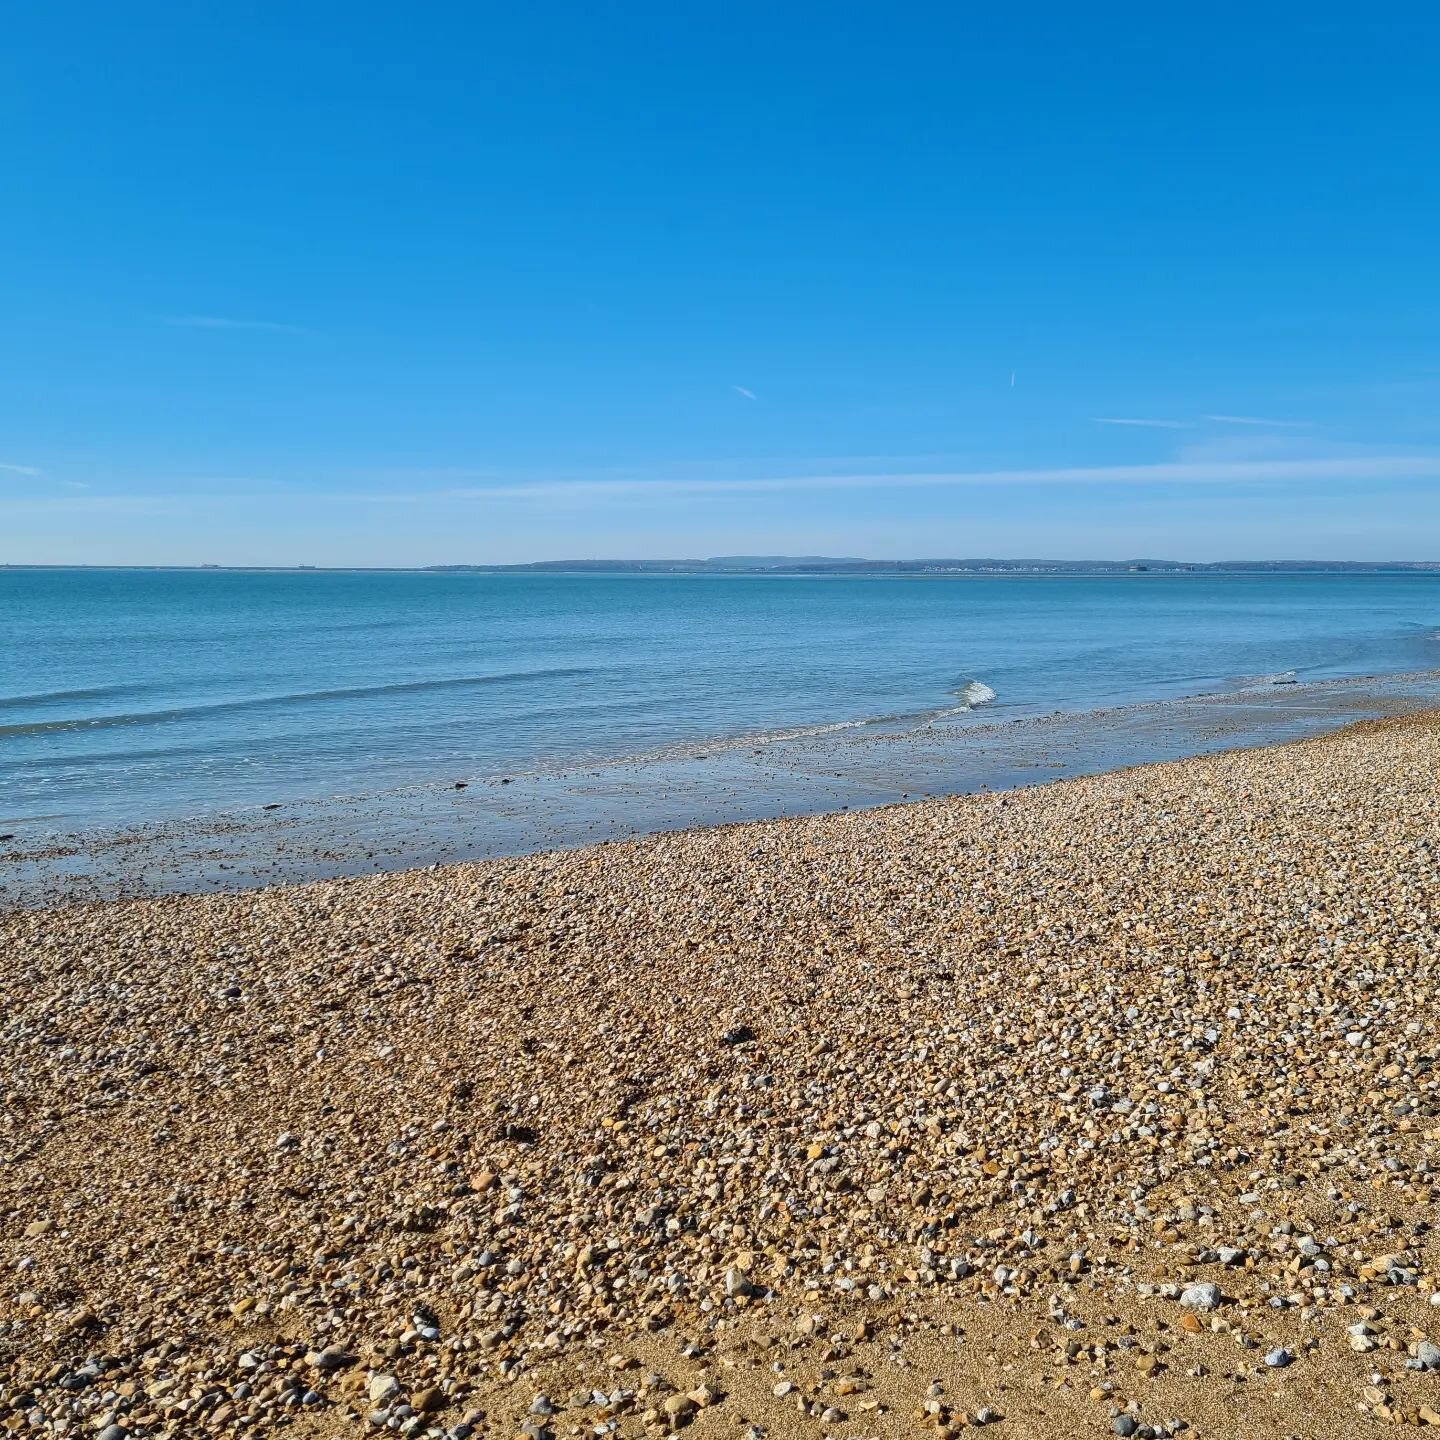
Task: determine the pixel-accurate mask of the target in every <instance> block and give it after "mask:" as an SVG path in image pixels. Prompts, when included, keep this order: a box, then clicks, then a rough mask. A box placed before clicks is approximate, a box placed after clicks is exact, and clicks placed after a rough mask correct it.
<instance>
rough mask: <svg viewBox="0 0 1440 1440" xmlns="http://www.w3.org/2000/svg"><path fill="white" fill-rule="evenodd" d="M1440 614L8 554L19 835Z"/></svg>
mask: <svg viewBox="0 0 1440 1440" xmlns="http://www.w3.org/2000/svg"><path fill="white" fill-rule="evenodd" d="M1437 630H1440V577H1430V576H1426V575H1389V574H1385V575H1359V574H1347V575H1266V576H1238V575H1236V576H1211V575H1205V576H1173V577H1172V576H1158V575H1134V576H1114V577H1063V578H1061V577H1054V578H1052V577H1042V576H994V577H974V578H972V577H933V578H932V577H910V576H906V577H883V576H880V577H869V576H867V577H863V578H850V577H838V578H837V577H795V578H792V577H773V578H772V577H750V576H738V577H723V576H652V575H617V576H590V575H556V574H504V575H439V574H414V573H359V572H357V573H343V572H334V573H332V572H307V573H248V572H229V571H121V570H113V571H107V570H60V569H57V570H0V822H8V823H9V824H11V825H14V824H26V825H40V826H44V827H45V828H47V829H53V830H74V829H81V828H85V827H90V826H115V825H124V824H132V823H140V822H146V821H150V820H157V819H173V818H176V817H181V816H190V815H204V814H210V813H214V812H216V811H220V810H224V809H227V808H236V807H245V806H252V805H258V804H265V803H272V802H279V801H287V800H292V799H299V798H316V797H324V796H332V795H375V794H379V793H382V792H384V791H386V790H389V789H392V788H395V787H399V786H404V785H409V784H413V783H417V782H427V781H441V780H457V779H462V778H463V779H471V778H483V777H486V776H496V775H512V774H522V773H527V774H528V773H533V772H535V771H537V770H538V771H543V770H545V769H546V768H547V767H551V768H555V767H565V766H570V767H573V766H574V765H576V764H577V763H581V762H592V761H593V762H603V761H606V760H612V759H619V758H624V757H633V756H639V755H648V754H652V753H655V752H657V751H660V752H664V751H665V750H666V749H667V748H669V747H676V746H695V745H715V746H723V745H725V744H744V745H747V746H754V747H763V746H764V745H765V744H766V743H767V742H770V741H772V740H775V739H777V738H783V737H786V736H791V735H794V734H795V732H797V731H799V732H813V733H815V734H817V735H823V734H825V733H828V730H829V728H830V727H835V729H836V733H839V731H840V730H841V729H845V730H847V731H848V730H852V729H861V730H863V729H870V730H874V731H875V732H876V733H882V732H886V731H893V732H904V731H908V730H917V729H924V728H925V727H927V726H931V725H933V724H935V723H936V722H937V721H943V723H944V724H945V725H946V726H951V725H954V724H956V723H957V722H958V723H960V724H965V723H967V722H968V719H969V717H970V716H972V715H973V716H974V717H975V718H976V720H977V721H978V720H979V719H981V718H983V719H984V720H986V721H994V720H999V719H1002V718H1004V717H1006V716H1016V717H1020V716H1027V715H1038V714H1045V713H1049V712H1052V711H1055V710H1066V711H1088V710H1092V709H1096V708H1102V707H1110V706H1116V705H1121V704H1125V703H1129V702H1133V701H1143V700H1156V699H1159V700H1163V699H1166V698H1169V697H1178V696H1181V695H1191V694H1195V693H1200V692H1213V691H1217V690H1226V689H1242V688H1244V687H1249V686H1257V685H1269V684H1273V683H1275V682H1276V681H1283V680H1286V679H1289V678H1292V677H1293V678H1295V679H1297V680H1300V681H1309V680H1318V679H1327V678H1332V677H1341V676H1348V675H1357V674H1380V673H1394V672H1403V671H1412V670H1420V669H1430V668H1434V667H1436V666H1440V640H1437ZM988 691H993V692H994V695H993V699H990V698H989V697H988V695H987V692H988ZM977 701H978V702H984V703H980V704H976V702H977ZM967 707H973V708H967Z"/></svg>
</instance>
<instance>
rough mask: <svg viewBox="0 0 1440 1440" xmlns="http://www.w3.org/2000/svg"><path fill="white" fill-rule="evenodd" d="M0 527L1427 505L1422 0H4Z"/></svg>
mask: <svg viewBox="0 0 1440 1440" xmlns="http://www.w3.org/2000/svg"><path fill="white" fill-rule="evenodd" d="M0 25H3V40H0V134H3V136H4V143H3V145H0V186H3V189H0V193H3V196H4V205H3V213H0V324H3V332H0V561H23V562H49V561H57V562H63V561H83V562H140V563H152V562H161V563H172V562H173V563H193V562H202V561H214V562H221V563H235V564H242V563H279V564H289V563H315V564H352V563H354V564H415V563H419V564H427V563H434V562H465V561H471V562H482V561H491V560H525V559H537V558H556V557H584V556H639V557H656V556H685V555H707V554H717V553H720V554H724V553H735V552H763V553H772V552H790V553H807V554H809V553H828V554H844V555H866V556H875V557H901V556H923V555H945V556H966V555H987V554H996V555H1008V556H1020V555H1040V556H1057V557H1058V556H1071V557H1074V556H1096V557H1099V556H1104V557H1111V556H1118V557H1124V556H1135V555H1152V556H1176V557H1179V558H1187V559H1223V558H1227V557H1234V558H1245V557H1260V556H1274V557H1296V558H1322V557H1338V558H1360V559H1364V558H1434V557H1440V407H1437V401H1440V284H1437V275H1440V227H1437V220H1440V166H1437V152H1436V142H1437V137H1440V123H1437V121H1440V102H1437V98H1436V96H1437V87H1436V81H1435V77H1436V73H1437V63H1440V7H1436V6H1435V5H1434V4H1433V3H1430V0H1424V3H1421V0H1413V3H1404V0H1401V3H1391V4H1380V5H1356V4H1354V3H1353V0H1346V3H1343V4H1335V3H1328V0H1316V3H1305V4H1299V3H1274V4H1256V3H1253V0H1250V3H1247V4H1244V5H1240V4H1225V3H1221V4H1207V5H1203V6H1200V5H1187V6H1165V5H1156V4H1154V3H1153V0H1147V3H1145V4H1134V5H1130V4H1110V3H1105V0H1097V3H1095V4H1089V5H1077V4H1074V3H1069V0H1067V3H1064V4H1056V3H1040V0H1037V3H1031V4H1027V5H1013V4H987V5H979V4H956V3H953V0H950V3H934V4H922V3H905V0H901V3H898V4H886V5H873V4H872V5H854V4H844V3H841V4H835V3H827V4H823V5H822V4H818V3H807V0H779V3H777V0H769V3H764V4H761V3H752V0H730V3H726V4H710V5H700V4H690V3H676V0H664V3H659V0H655V3H651V0H645V3H625V0H616V3H610V4H596V3H593V0H592V3H586V4H579V3H572V4H559V3H547V0H526V3H523V4H515V3H509V4H504V5H499V4H490V3H464V4H461V3H450V0H435V3H428V4H421V5H414V4H411V5H401V4H396V3H393V0H392V3H385V4H380V3H375V0H344V3H331V0H303V3H296V0H273V3H270V0H253V3H216V4H207V3H200V4H197V3H195V0H184V3H173V0H135V3H131V4H116V3H114V0H103V3H102V0H10V3H8V4H7V5H6V6H5V7H4V15H3V22H0Z"/></svg>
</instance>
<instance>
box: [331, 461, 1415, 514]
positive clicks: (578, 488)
mask: <svg viewBox="0 0 1440 1440" xmlns="http://www.w3.org/2000/svg"><path fill="white" fill-rule="evenodd" d="M1382 480H1412V481H1413V480H1440V454H1437V455H1346V456H1341V457H1334V458H1313V457H1311V458H1306V457H1303V456H1302V457H1294V458H1287V459H1270V460H1215V461H1206V460H1172V461H1164V462H1160V463H1156V464H1151V465H1091V466H1069V467H1056V468H1047V469H1031V470H951V471H920V472H894V473H883V474H861V475H853V474H850V475H844V474H842V475H835V474H831V475H778V476H766V477H756V478H748V479H733V480H725V479H699V478H692V479H657V480H643V479H612V478H605V479H574V480H537V481H534V482H531V483H529V484H524V483H517V482H507V483H505V484H497V485H477V486H469V487H464V488H455V489H446V490H432V491H428V492H425V491H422V492H413V491H412V492H409V493H394V492H369V493H365V492H361V493H359V494H356V495H354V496H353V497H351V498H353V499H355V500H360V501H371V502H375V503H391V504H399V503H413V502H414V501H417V500H423V499H469V500H516V501H526V500H529V501H562V502H563V501H570V502H581V503H583V502H586V501H606V500H629V499H635V500H663V499H680V498H685V497H689V496H722V497H723V496H726V495H752V494H774V493H783V492H788V491H805V490H892V489H895V490H900V489H944V488H962V487H970V488H982V487H996V488H1000V487H1010V486H1022V485H1067V486H1085V485H1092V486H1102V485H1231V484H1288V483H1299V484H1318V483H1351V484H1364V483H1366V482H1370V481H1382Z"/></svg>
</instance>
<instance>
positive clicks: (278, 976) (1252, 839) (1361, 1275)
mask: <svg viewBox="0 0 1440 1440" xmlns="http://www.w3.org/2000/svg"><path fill="white" fill-rule="evenodd" d="M1437 761H1440V715H1435V714H1427V715H1421V716H1414V717H1406V718H1401V719H1395V720H1386V721H1379V722H1375V723H1368V724H1364V725H1359V726H1355V727H1352V728H1350V729H1348V730H1345V731H1341V732H1339V733H1337V734H1335V735H1332V736H1328V737H1325V738H1322V739H1318V740H1309V741H1305V742H1303V743H1297V744H1292V745H1285V746H1279V747H1275V748H1270V749H1263V750H1250V751H1241V752H1235V753H1230V754H1225V755H1219V756H1211V757H1205V758H1198V759H1192V760H1185V761H1179V762H1175V763H1171V764H1165V765H1158V766H1151V767H1146V768H1141V769H1134V770H1128V771H1123V772H1119V773H1114V774H1109V775H1102V776H1099V777H1095V778H1091V779H1081V780H1071V781H1065V782H1061V783H1056V784H1052V785H1048V786H1041V787H1038V788H1035V789H1030V790H1024V791H1015V792H1011V793H1008V794H994V795H990V794H987V795H979V796H969V797H962V798H956V799H949V800H935V801H926V802H924V803H919V804H912V805H904V806H894V807H890V808H886V809H882V810H875V811H868V812H864V813H854V814H846V815H830V816H821V817H816V818H810V819H798V820H784V821H773V822H763V823H755V824H747V825H735V826H729V827H724V828H720V829H712V830H692V831H686V832H682V833H677V834H669V835H664V836H659V837H655V838H651V839H647V840H643V841H635V842H627V843H621V844H612V845H604V846H600V847H597V848H593V849H589V850H580V851H570V852H562V853H552V854H545V855H538V856H532V857H528V858H523V859H516V860H502V861H489V862H484V863H479V864H472V865H457V866H451V867H445V868H433V869H429V870H424V871H412V872H407V873H399V874H391V875H384V876H379V877H374V878H365V879H357V880H343V881H335V882H326V883H315V884H309V885H302V886H295V887H290V888H277V889H270V890H263V891H252V892H248V893H241V894H235V895H211V896H203V897H178V898H168V899H155V900H142V901H132V902H124V903H114V904H103V905H101V904H96V905H86V906H77V907H73V908H68V909H64V908H61V909H47V910H33V911H15V912H11V913H9V914H7V915H3V916H0V1032H3V1045H0V1093H3V1098H4V1106H3V1115H0V1125H3V1134H0V1143H3V1151H0V1153H3V1156H4V1165H3V1169H0V1187H3V1191H0V1266H3V1275H0V1426H4V1427H5V1428H7V1429H9V1430H11V1431H13V1432H16V1433H18V1434H25V1435H30V1434H33V1435H43V1434H56V1435H70V1436H76V1437H80V1436H86V1437H90V1436H98V1437H100V1440H126V1437H129V1436H134V1437H137V1440H138V1437H146V1436H158V1435H174V1434H182V1433H183V1434H189V1433H195V1434H205V1435H213V1436H230V1435H240V1434H246V1435H266V1434H270V1433H272V1432H274V1431H276V1430H278V1429H280V1428H282V1427H285V1428H288V1429H289V1430H290V1431H291V1433H293V1434H295V1435H297V1436H299V1435H310V1434H315V1435H342V1434H343V1435H356V1436H363V1435H367V1434H368V1435H376V1436H379V1435H381V1434H384V1433H390V1432H394V1433H398V1434H402V1435H407V1436H417V1435H434V1436H441V1435H445V1436H451V1437H457V1440H461V1437H465V1436H469V1435H475V1436H489V1435H499V1436H506V1437H510V1436H516V1435H520V1434H524V1435H526V1436H530V1437H546V1436H554V1437H556V1440H561V1437H567V1436H580V1435H598V1436H604V1435H611V1434H613V1435H616V1436H642V1435H661V1434H666V1433H670V1432H671V1431H677V1430H684V1431H685V1432H686V1433H687V1434H689V1435H694V1436H697V1437H700V1436H734V1437H737V1440H742V1437H748V1440H758V1437H762V1436H771V1437H776V1440H781V1437H814V1440H823V1437H827V1436H831V1437H836V1440H841V1437H844V1440H859V1437H869V1436H892V1435H895V1436H898V1435H914V1436H917V1437H921V1440H924V1437H927V1436H931V1437H934V1436H939V1437H944V1436H953V1435H956V1434H958V1433H960V1432H962V1431H967V1430H969V1429H972V1428H979V1429H983V1430H985V1431H986V1432H987V1433H989V1434H993V1435H994V1436H995V1437H996V1440H1001V1437H1006V1436H1011V1437H1016V1440H1029V1437H1038V1440H1052V1437H1053V1440H1060V1437H1074V1436H1088V1435H1093V1436H1107V1435H1122V1436H1123V1435H1139V1436H1147V1435H1149V1436H1156V1435H1171V1434H1182V1433H1183V1434H1187V1435H1191V1436H1194V1437H1196V1440H1212V1437H1213V1440H1220V1437H1247V1440H1248V1437H1270V1436H1274V1437H1285V1436H1305V1437H1310V1436H1316V1437H1320V1436H1326V1437H1329V1436H1346V1437H1350V1436H1354V1435H1356V1434H1357V1433H1358V1434H1368V1433H1371V1432H1375V1433H1381V1432H1389V1431H1390V1430H1392V1429H1394V1428H1395V1427H1400V1428H1402V1429H1404V1428H1405V1427H1417V1426H1425V1425H1429V1426H1432V1427H1440V1348H1437V1347H1440V1230H1437V1228H1436V1226H1437V1224H1440V1209H1437V1201H1440V1034H1437V1029H1440V943H1437V933H1436V924H1437V918H1440V769H1437ZM1418 1433H1425V1432H1424V1431H1423V1430H1421V1431H1419V1432H1418ZM1436 1433H1437V1434H1440V1430H1437V1431H1436Z"/></svg>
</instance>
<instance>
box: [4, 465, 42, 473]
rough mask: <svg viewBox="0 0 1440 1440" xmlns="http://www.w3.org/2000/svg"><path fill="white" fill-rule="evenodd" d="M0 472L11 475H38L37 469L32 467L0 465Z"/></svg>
mask: <svg viewBox="0 0 1440 1440" xmlns="http://www.w3.org/2000/svg"><path fill="white" fill-rule="evenodd" d="M0 470H5V471H8V472H9V473H10V474H11V475H38V474H40V471H39V469H38V468H37V467H36V466H34V465H7V464H3V463H0Z"/></svg>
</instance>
